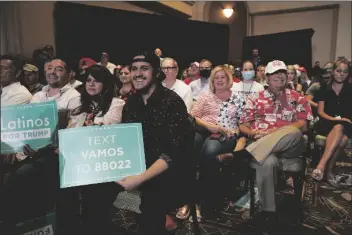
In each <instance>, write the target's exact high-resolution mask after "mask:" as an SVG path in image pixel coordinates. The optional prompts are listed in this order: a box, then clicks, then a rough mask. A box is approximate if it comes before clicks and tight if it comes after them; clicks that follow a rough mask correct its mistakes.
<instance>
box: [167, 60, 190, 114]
mask: <svg viewBox="0 0 352 235" xmlns="http://www.w3.org/2000/svg"><path fill="white" fill-rule="evenodd" d="M161 70H162V71H163V72H164V73H165V76H166V78H165V80H164V81H163V82H162V84H163V86H164V87H166V88H169V89H170V90H172V91H174V92H176V93H177V94H178V95H179V96H180V97H181V98H182V100H183V101H184V102H185V104H186V107H187V111H188V112H189V111H190V110H191V108H192V103H193V99H192V91H191V88H190V87H189V86H187V85H186V84H185V83H184V82H183V81H181V80H179V79H176V76H177V74H178V65H177V62H176V60H174V59H172V58H164V59H163V60H162V62H161Z"/></svg>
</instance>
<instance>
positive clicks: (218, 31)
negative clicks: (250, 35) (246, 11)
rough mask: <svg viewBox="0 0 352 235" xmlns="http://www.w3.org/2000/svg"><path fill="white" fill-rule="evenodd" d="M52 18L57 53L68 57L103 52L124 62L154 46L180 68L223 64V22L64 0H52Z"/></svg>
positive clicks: (226, 41) (226, 40)
mask: <svg viewBox="0 0 352 235" xmlns="http://www.w3.org/2000/svg"><path fill="white" fill-rule="evenodd" d="M54 22H55V23H54V24H55V42H56V50H57V53H56V54H57V56H58V57H61V58H64V59H66V60H69V61H72V60H75V61H77V60H79V59H80V58H82V57H90V58H93V59H95V60H97V61H99V60H100V56H101V53H102V52H107V53H108V54H109V56H110V61H111V62H113V63H115V64H128V63H130V61H131V59H132V56H133V55H134V54H135V53H136V52H138V51H140V50H141V49H151V50H153V49H154V48H156V47H159V48H161V49H162V50H163V54H164V55H163V56H164V57H165V56H169V57H173V58H174V59H176V60H177V61H178V63H179V67H180V68H185V67H188V66H189V63H190V62H192V61H199V60H200V59H202V58H207V59H210V60H212V61H213V63H214V64H224V63H227V58H228V45H229V27H228V26H227V25H221V24H213V23H204V22H199V21H192V20H181V19H176V18H171V17H166V16H159V15H155V14H145V13H137V12H129V11H122V10H115V9H108V8H102V7H93V6H86V5H82V4H75V3H66V2H58V3H56V5H55V12H54Z"/></svg>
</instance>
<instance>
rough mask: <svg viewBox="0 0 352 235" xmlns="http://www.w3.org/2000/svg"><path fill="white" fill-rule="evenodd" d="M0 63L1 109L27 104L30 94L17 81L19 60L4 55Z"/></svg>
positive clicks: (19, 72) (19, 67) (20, 67)
mask: <svg viewBox="0 0 352 235" xmlns="http://www.w3.org/2000/svg"><path fill="white" fill-rule="evenodd" d="M0 62H1V64H0V84H1V107H4V106H9V105H15V104H27V103H29V101H30V100H31V98H32V94H31V93H30V92H29V91H28V90H27V88H25V87H24V86H22V85H21V83H20V82H19V80H18V79H19V76H20V74H21V70H22V66H21V65H20V60H19V59H17V58H15V57H12V56H10V55H4V56H2V57H1V59H0Z"/></svg>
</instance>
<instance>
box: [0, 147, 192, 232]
mask: <svg viewBox="0 0 352 235" xmlns="http://www.w3.org/2000/svg"><path fill="white" fill-rule="evenodd" d="M177 168H178V169H181V168H180V167H177ZM186 168H187V166H184V167H183V168H182V169H183V171H182V172H181V170H178V174H179V175H177V174H175V173H173V174H171V173H170V172H169V170H168V171H167V172H166V173H163V174H161V175H159V176H158V177H155V178H154V179H151V180H149V181H148V182H146V183H145V184H144V185H142V186H141V187H140V191H141V206H140V209H141V211H142V214H141V216H140V217H139V219H138V222H139V224H140V231H141V235H150V234H158V235H163V234H167V231H166V229H165V215H166V213H167V212H169V211H170V210H172V209H176V208H178V207H180V206H182V205H183V204H184V203H187V202H188V201H187V199H186V198H188V197H189V196H190V194H191V190H192V189H193V190H194V187H193V188H192V187H191V186H190V184H189V182H191V180H193V179H195V175H194V176H191V177H189V174H188V173H186V172H187V170H186ZM58 169H59V166H58V156H57V154H55V153H54V152H53V151H52V152H50V151H49V153H47V156H45V157H43V158H38V159H36V160H35V161H33V162H28V163H26V164H23V166H21V167H20V168H18V169H17V171H16V172H14V174H13V176H12V177H11V180H10V181H9V186H8V187H7V188H6V190H5V191H6V200H5V203H2V206H3V205H6V208H4V209H5V210H3V212H4V213H3V214H4V215H5V216H6V221H12V222H18V221H19V215H20V214H23V213H26V211H27V210H29V211H30V209H29V207H31V208H34V209H35V208H38V206H40V205H43V206H44V207H45V206H46V205H47V204H50V203H53V204H54V203H55V204H56V208H55V209H56V218H57V228H58V231H57V234H58V235H71V234H72V235H74V234H85V235H93V234H94V235H96V234H104V235H108V234H115V233H116V232H115V233H114V229H113V225H112V219H111V209H112V206H113V205H112V203H113V202H114V200H115V199H116V196H117V195H118V193H119V192H122V191H123V188H122V187H121V186H119V185H117V184H116V183H103V184H95V185H87V186H82V187H72V188H65V189H60V188H59V173H58ZM182 193H184V195H183V194H182ZM24 205H26V206H27V207H26V208H24V207H23V206H24ZM1 209H3V208H1ZM28 218H33V217H32V216H31V215H29V216H28ZM28 218H27V219H28Z"/></svg>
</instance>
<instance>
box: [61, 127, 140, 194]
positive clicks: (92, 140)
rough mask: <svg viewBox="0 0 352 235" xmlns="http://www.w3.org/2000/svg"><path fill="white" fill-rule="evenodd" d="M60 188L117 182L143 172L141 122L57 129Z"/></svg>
mask: <svg viewBox="0 0 352 235" xmlns="http://www.w3.org/2000/svg"><path fill="white" fill-rule="evenodd" d="M59 149H60V187H61V188H67V187H74V186H79V185H88V184H97V183H104V182H112V181H118V180H120V179H122V178H124V177H126V176H130V175H138V174H141V173H143V172H144V171H145V169H146V166H145V155H144V144H143V134H142V125H141V124H116V125H107V126H91V127H80V128H72V129H66V130H60V131H59Z"/></svg>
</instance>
